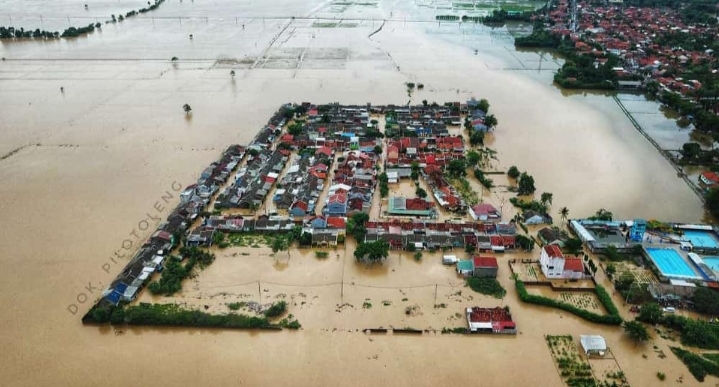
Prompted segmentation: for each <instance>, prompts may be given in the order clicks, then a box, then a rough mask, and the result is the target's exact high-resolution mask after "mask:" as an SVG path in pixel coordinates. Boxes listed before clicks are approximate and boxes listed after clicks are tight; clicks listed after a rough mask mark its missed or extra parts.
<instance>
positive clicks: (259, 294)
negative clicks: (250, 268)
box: [257, 281, 262, 303]
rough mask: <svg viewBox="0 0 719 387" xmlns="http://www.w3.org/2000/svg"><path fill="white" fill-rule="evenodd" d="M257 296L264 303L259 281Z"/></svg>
mask: <svg viewBox="0 0 719 387" xmlns="http://www.w3.org/2000/svg"><path fill="white" fill-rule="evenodd" d="M257 295H258V296H259V297H260V303H262V291H261V290H260V281H257Z"/></svg>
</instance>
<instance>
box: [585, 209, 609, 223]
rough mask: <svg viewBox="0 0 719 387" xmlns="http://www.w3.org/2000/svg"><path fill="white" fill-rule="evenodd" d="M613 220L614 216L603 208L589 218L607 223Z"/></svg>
mask: <svg viewBox="0 0 719 387" xmlns="http://www.w3.org/2000/svg"><path fill="white" fill-rule="evenodd" d="M613 218H614V214H612V213H611V212H609V211H607V210H605V209H604V208H600V209H599V210H597V212H596V213H595V214H594V215H593V216H590V217H589V219H591V220H603V221H607V222H611V221H612V219H613Z"/></svg>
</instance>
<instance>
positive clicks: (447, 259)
mask: <svg viewBox="0 0 719 387" xmlns="http://www.w3.org/2000/svg"><path fill="white" fill-rule="evenodd" d="M457 262H459V260H458V259H457V256H456V255H444V256H442V264H444V265H454V264H455V263H457Z"/></svg>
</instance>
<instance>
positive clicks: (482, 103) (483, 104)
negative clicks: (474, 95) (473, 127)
mask: <svg viewBox="0 0 719 387" xmlns="http://www.w3.org/2000/svg"><path fill="white" fill-rule="evenodd" d="M477 107H478V108H479V110H481V111H483V112H485V113H487V112H489V101H487V100H486V99H485V98H482V99H480V100H479V104H478V105H477Z"/></svg>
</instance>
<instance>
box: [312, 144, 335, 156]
mask: <svg viewBox="0 0 719 387" xmlns="http://www.w3.org/2000/svg"><path fill="white" fill-rule="evenodd" d="M315 155H317V156H319V155H325V156H327V157H331V156H332V149H330V148H328V147H326V146H323V147H320V148H319V149H317V150H316V151H315Z"/></svg>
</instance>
